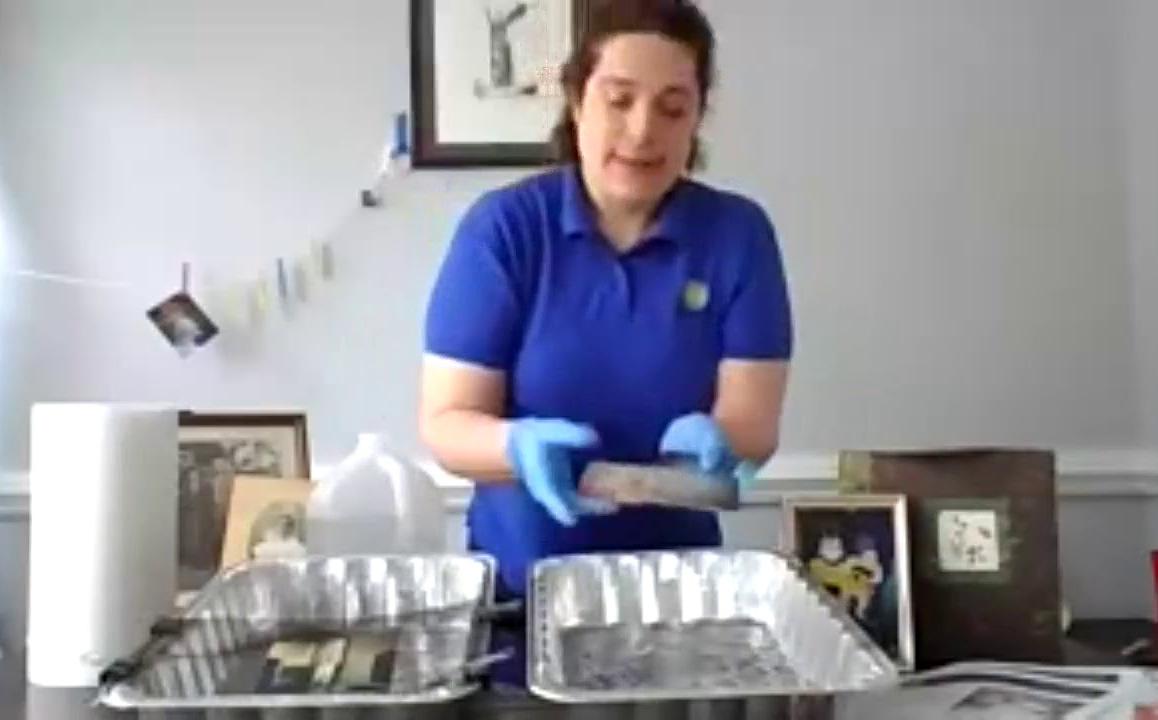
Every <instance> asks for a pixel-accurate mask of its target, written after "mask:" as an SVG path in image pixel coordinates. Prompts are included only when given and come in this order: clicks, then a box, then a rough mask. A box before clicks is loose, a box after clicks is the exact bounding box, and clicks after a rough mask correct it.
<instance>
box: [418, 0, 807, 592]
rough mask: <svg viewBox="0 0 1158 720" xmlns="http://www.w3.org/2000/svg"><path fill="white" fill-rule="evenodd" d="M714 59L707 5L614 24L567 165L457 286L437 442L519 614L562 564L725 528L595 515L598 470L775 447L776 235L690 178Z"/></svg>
mask: <svg viewBox="0 0 1158 720" xmlns="http://www.w3.org/2000/svg"><path fill="white" fill-rule="evenodd" d="M713 56H714V38H713V33H712V30H711V27H710V26H709V24H708V22H707V20H706V18H705V17H704V16H703V14H702V13H701V12H700V10H699V9H698V8H696V6H695V5H693V4H692V3H691V2H687V1H681V0H614V1H613V2H608V3H606V4H605V5H604V7H602V8H600V9H597V10H596V11H595V12H594V14H593V17H592V18H591V21H590V24H589V29H588V32H587V34H586V37H584V38H583V39H582V41H581V42H580V43H579V45H578V47H577V48H576V51H575V53H574V55H573V56H572V57H571V58H570V59H569V60H568V61H567V63H566V65H565V66H564V69H563V85H564V89H565V91H566V98H567V108H566V110H565V112H564V113H563V117H562V118H561V119H560V122H559V124H558V126H557V127H556V129H555V131H554V135H553V140H554V143H555V146H556V148H557V150H558V153H559V157H560V159H561V160H562V162H561V164H560V166H559V167H558V168H556V169H553V170H551V171H549V172H545V173H542V174H538V175H535V176H533V177H530V178H528V179H525V180H522V181H519V182H516V183H514V184H512V185H510V186H507V187H503V188H499V189H496V190H494V191H491V192H488V193H487V194H485V195H484V196H483V197H482V198H481V199H480V200H478V201H477V202H476V203H475V204H474V205H473V206H472V207H471V208H470V209H469V210H468V212H467V213H466V214H465V216H464V217H463V218H462V220H461V221H460V224H459V226H458V228H457V230H456V233H455V235H454V238H453V240H452V242H451V246H450V249H449V251H448V254H447V256H446V258H445V260H444V264H443V266H442V268H441V270H440V272H439V274H438V277H437V280H436V283H435V287H434V289H433V292H432V295H431V298H430V304H429V308H428V314H427V319H426V355H425V358H424V361H423V371H422V390H421V410H420V415H421V418H420V420H421V429H422V436H423V439H424V441H425V442H426V444H427V445H428V446H429V447H430V448H431V450H432V452H433V453H434V455H435V457H436V458H437V460H438V461H439V463H440V464H441V465H442V466H443V467H445V468H446V469H448V470H449V471H451V472H453V473H456V474H459V475H463V476H466V477H470V478H473V479H475V481H476V484H477V487H476V492H475V496H474V499H473V501H472V504H471V508H470V511H469V520H468V522H469V525H470V544H471V547H472V548H474V549H477V550H481V551H483V552H487V553H490V554H492V555H494V556H495V557H496V558H497V560H498V563H499V574H500V580H501V585H502V586H503V587H502V588H501V591H502V593H501V594H514V595H521V594H523V591H524V588H525V587H526V578H527V571H528V570H529V569H530V568H531V566H532V565H533V563H534V562H535V561H536V560H537V559H539V558H541V557H544V556H547V555H553V554H559V553H569V552H594V551H617V550H644V549H663V548H676V547H705V546H715V545H718V544H719V543H720V529H719V524H718V521H717V519H716V517H715V514H714V513H709V512H700V511H691V510H682V509H673V508H661V507H658V506H656V507H643V508H630V509H629V508H623V509H620V510H618V511H616V510H615V509H614V508H609V507H608V506H607V503H605V502H601V501H600V500H599V499H597V498H588V497H583V496H580V495H579V494H578V493H577V491H576V478H577V477H578V473H579V472H580V471H581V469H582V468H583V466H584V464H585V463H586V462H589V461H590V460H592V459H594V458H602V459H610V460H615V461H624V462H654V461H656V460H657V459H658V458H659V457H660V456H661V455H669V454H682V455H688V456H692V457H694V458H695V459H696V460H697V461H698V462H699V464H700V466H701V467H702V468H703V469H704V470H705V471H708V472H711V473H713V474H716V475H718V476H721V477H728V476H729V474H730V473H732V471H733V470H734V469H735V467H736V466H737V464H738V463H740V462H741V461H748V462H750V463H755V464H759V463H762V462H764V461H765V460H766V459H767V458H768V457H770V456H771V455H772V453H773V452H774V451H775V449H776V445H777V440H778V428H779V418H780V412H781V404H782V399H783V396H784V387H785V381H786V375H787V363H788V359H789V356H790V354H791V349H792V328H791V320H790V309H789V299H788V293H787V291H786V287H785V280H784V275H783V271H782V268H781V260H780V253H779V250H778V247H777V244H776V240H775V236H774V232H773V228H772V225H771V223H770V222H769V221H768V219H767V217H766V215H765V214H764V212H763V211H762V210H761V209H760V208H759V207H758V206H757V205H756V204H754V203H753V202H751V201H749V200H747V199H745V198H742V197H740V196H737V195H734V194H729V193H724V192H720V191H717V190H714V189H712V188H709V187H707V186H705V185H703V184H699V183H697V182H693V181H691V180H689V179H687V178H686V177H685V173H686V172H687V171H688V170H689V169H691V168H692V167H693V166H695V164H696V161H697V156H698V143H697V140H696V132H697V130H698V129H699V126H700V122H701V119H702V118H703V114H704V109H705V108H706V106H707V100H708V92H709V90H710V87H711V80H712V74H713V62H714V58H713ZM721 481H729V480H721Z"/></svg>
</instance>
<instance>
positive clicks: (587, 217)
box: [562, 165, 696, 243]
mask: <svg viewBox="0 0 1158 720" xmlns="http://www.w3.org/2000/svg"><path fill="white" fill-rule="evenodd" d="M692 190H693V185H692V183H691V182H690V181H688V180H685V179H682V178H681V179H680V180H678V181H676V184H675V186H674V187H672V189H671V190H670V191H669V192H668V194H667V195H666V196H665V197H664V199H663V201H662V202H661V204H660V207H659V212H658V213H657V215H656V217H655V219H654V220H653V221H652V223H651V225H650V226H648V229H647V231H646V232H645V233H644V236H643V241H644V242H647V241H650V240H657V239H662V240H671V241H673V242H677V243H684V242H689V241H691V240H692V239H693V238H694V236H695V225H696V218H695V215H696V213H695V209H694V207H693V197H692V195H693V193H692ZM562 210H563V212H562V226H563V233H564V234H566V235H568V236H571V237H591V236H597V235H599V232H600V231H599V223H598V222H596V220H595V209H594V208H593V207H592V206H591V201H590V200H589V199H588V198H587V191H586V190H585V189H584V187H583V180H582V177H581V175H580V173H579V167H578V166H577V165H570V166H568V167H567V168H566V169H565V170H564V172H563V208H562Z"/></svg>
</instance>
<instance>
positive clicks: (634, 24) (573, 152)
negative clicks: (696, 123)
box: [551, 0, 716, 169]
mask: <svg viewBox="0 0 1158 720" xmlns="http://www.w3.org/2000/svg"><path fill="white" fill-rule="evenodd" d="M591 6H592V7H591V11H590V13H589V14H588V17H587V25H586V28H585V29H584V32H583V36H582V37H581V38H580V40H579V43H578V44H577V45H576V47H575V50H574V52H572V53H571V56H570V57H569V58H567V62H565V63H564V64H563V71H562V78H561V80H562V83H563V93H564V95H565V97H566V99H567V105H566V107H564V108H563V111H562V113H561V115H560V117H559V120H558V122H556V123H555V127H554V128H553V129H552V130H551V147H552V149H553V151H554V154H555V158H556V159H557V160H559V161H560V162H575V161H577V160H578V159H579V147H578V141H577V140H576V137H575V121H574V120H572V118H571V104H572V103H575V102H579V100H580V99H581V98H582V97H583V89H584V87H585V86H586V85H587V80H588V78H590V77H591V73H592V71H594V69H595V65H596V63H597V62H598V61H599V51H600V49H601V48H602V46H603V43H604V42H605V41H607V40H608V39H610V38H612V37H614V36H616V35H619V34H622V33H656V34H658V35H663V36H664V37H666V38H668V39H670V40H674V41H676V42H679V43H682V44H683V45H685V46H687V48H688V49H689V50H691V51H692V54H693V55H695V59H696V80H697V82H698V84H699V89H700V111H701V112H703V110H704V109H705V108H706V107H707V103H708V91H709V90H711V88H712V83H713V81H714V79H715V54H716V38H715V34H714V33H713V32H712V26H711V24H710V23H708V19H707V18H706V17H705V16H704V13H703V12H702V11H701V10H700V9H699V7H697V6H696V4H695V3H694V2H692V0H592V2H591ZM701 160H702V157H701V147H700V141H699V138H696V139H694V140H693V141H692V151H691V153H690V154H689V155H688V168H689V169H690V168H698V167H700V165H701Z"/></svg>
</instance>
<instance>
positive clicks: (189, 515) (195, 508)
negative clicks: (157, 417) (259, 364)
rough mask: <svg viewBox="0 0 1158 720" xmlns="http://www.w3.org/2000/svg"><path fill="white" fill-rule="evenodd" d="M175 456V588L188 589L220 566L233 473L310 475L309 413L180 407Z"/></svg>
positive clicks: (199, 584) (296, 478)
mask: <svg viewBox="0 0 1158 720" xmlns="http://www.w3.org/2000/svg"><path fill="white" fill-rule="evenodd" d="M178 458H179V464H178V468H179V471H178V481H179V483H180V487H179V492H178V498H179V504H178V523H177V526H178V542H177V552H178V564H177V568H178V587H179V590H180V592H182V593H189V592H191V591H196V590H198V589H200V588H201V587H202V586H204V585H205V583H206V582H208V581H209V580H210V579H211V578H212V577H213V576H214V575H215V574H216V573H217V571H218V570H219V569H220V561H221V557H222V550H223V545H224V539H225V529H226V526H227V522H228V518H229V503H230V498H231V497H232V495H233V484H234V478H235V477H236V476H238V475H257V476H263V477H269V478H282V479H286V480H292V481H296V482H298V483H300V482H301V481H302V479H307V480H308V478H309V477H310V455H309V442H308V436H307V432H306V416H305V414H304V413H295V412H270V413H248V412H246V413H242V412H237V413H228V412H213V413H200V412H193V411H185V412H182V413H181V414H180V419H179V427H178Z"/></svg>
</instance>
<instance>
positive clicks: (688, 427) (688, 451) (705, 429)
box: [659, 413, 739, 476]
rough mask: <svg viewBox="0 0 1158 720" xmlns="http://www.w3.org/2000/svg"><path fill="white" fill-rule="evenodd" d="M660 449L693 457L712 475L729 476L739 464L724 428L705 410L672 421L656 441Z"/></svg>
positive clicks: (664, 451)
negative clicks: (704, 411)
mask: <svg viewBox="0 0 1158 720" xmlns="http://www.w3.org/2000/svg"><path fill="white" fill-rule="evenodd" d="M659 451H660V453H661V454H664V455H684V456H691V457H694V458H695V459H696V464H697V465H699V468H700V470H701V471H703V472H705V473H709V474H711V475H728V476H730V475H732V473H733V472H735V470H736V466H737V465H738V464H739V458H737V457H736V454H735V453H734V452H733V451H732V448H731V446H730V445H729V444H728V436H727V435H725V434H724V430H723V428H721V427H720V424H719V423H718V422H716V420H715V419H714V418H713V417H712V416H711V415H707V414H705V413H689V414H687V415H682V416H680V417H678V418H676V419H675V420H673V421H672V422H671V423H670V424H669V425H668V426H667V429H666V430H665V431H664V433H663V437H662V438H661V439H660V441H659Z"/></svg>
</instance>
